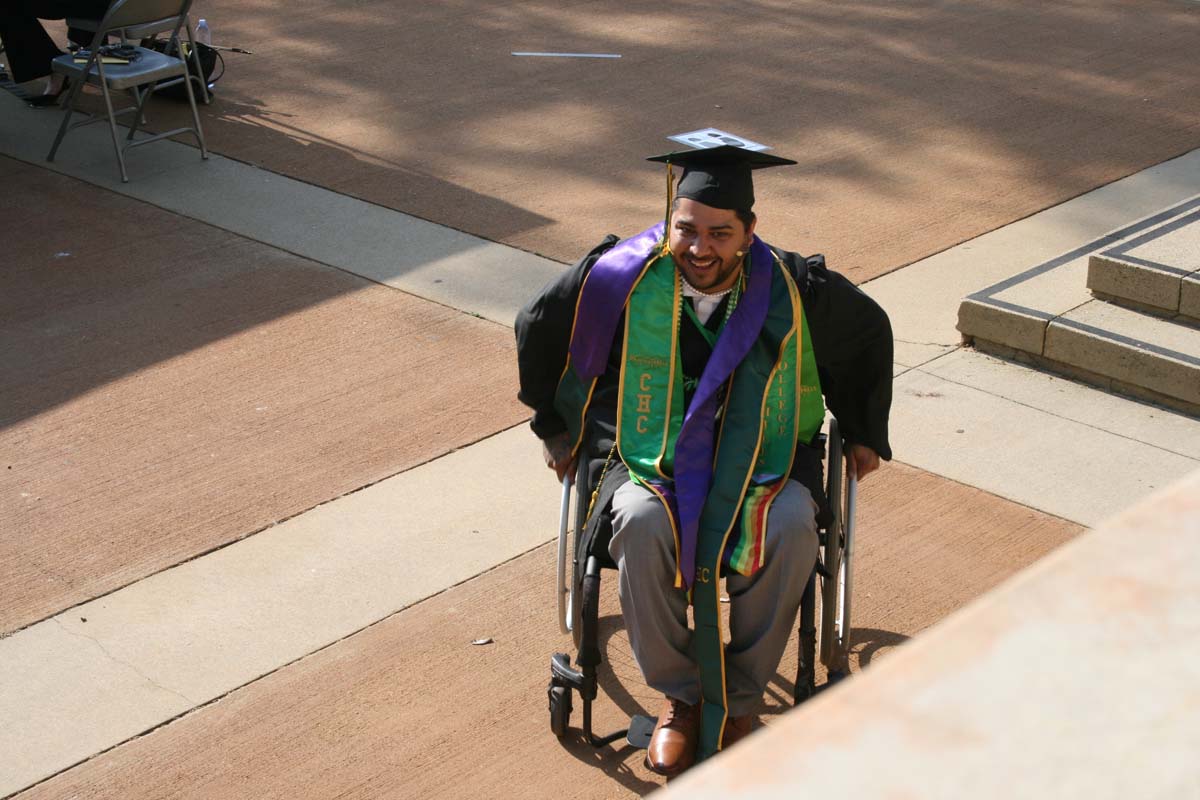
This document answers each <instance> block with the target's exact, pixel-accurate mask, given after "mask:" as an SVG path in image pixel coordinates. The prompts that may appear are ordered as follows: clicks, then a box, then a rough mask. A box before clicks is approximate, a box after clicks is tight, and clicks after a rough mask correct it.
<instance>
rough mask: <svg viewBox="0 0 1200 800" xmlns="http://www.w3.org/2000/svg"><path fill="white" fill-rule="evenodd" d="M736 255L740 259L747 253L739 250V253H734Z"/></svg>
mask: <svg viewBox="0 0 1200 800" xmlns="http://www.w3.org/2000/svg"><path fill="white" fill-rule="evenodd" d="M734 255H735V256H737V257H738V258H741V257H742V256H744V255H746V251H745V250H738V251H737V252H735V253H734Z"/></svg>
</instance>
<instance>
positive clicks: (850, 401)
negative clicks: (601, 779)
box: [516, 146, 892, 775]
mask: <svg viewBox="0 0 1200 800" xmlns="http://www.w3.org/2000/svg"><path fill="white" fill-rule="evenodd" d="M650 160H652V161H660V162H666V163H667V168H668V186H669V187H670V186H671V184H672V183H673V180H672V176H673V169H674V167H675V166H682V168H683V173H682V176H681V177H680V180H679V182H678V186H677V188H676V190H675V192H674V197H673V198H672V197H671V196H670V194H669V196H668V215H667V216H668V219H667V221H666V223H665V224H664V223H660V224H657V225H655V226H653V227H651V228H649V229H647V230H645V231H643V232H642V233H640V234H637V235H636V236H633V237H631V238H629V239H625V240H623V241H618V240H617V239H616V237H613V236H609V237H608V238H606V239H605V240H604V241H603V242H601V243H600V244H599V245H598V246H597V247H596V248H594V249H593V250H592V251H591V252H590V253H588V254H587V255H586V256H585V257H584V258H583V259H582V260H581V261H579V262H578V263H577V264H575V265H574V266H573V267H572V268H570V269H569V270H567V271H566V272H565V273H564V274H563V275H562V276H561V277H560V278H559V279H557V280H556V281H554V282H552V283H551V284H550V285H548V286H547V287H546V288H545V289H543V290H542V292H541V293H540V294H539V295H538V296H537V297H536V298H534V299H533V300H532V301H531V302H530V303H529V304H528V305H527V306H526V307H525V308H524V309H522V310H521V312H520V314H519V315H518V317H517V321H516V335H517V345H518V360H519V366H520V379H521V390H520V399H521V400H522V401H523V402H524V403H526V404H527V405H529V406H530V407H531V408H533V410H534V415H533V420H532V423H531V427H532V428H533V431H534V433H535V434H537V436H538V437H539V438H540V439H541V440H542V442H543V445H544V454H545V458H546V463H547V465H548V466H550V467H551V468H552V469H554V470H555V472H556V473H557V475H558V477H559V479H560V480H562V478H563V476H564V475H565V474H567V473H568V472H569V471H570V470H571V469H572V468H573V465H574V464H575V462H576V460H577V459H581V458H582V459H585V460H586V474H587V475H588V476H589V479H590V483H591V484H594V485H595V491H594V493H593V494H592V501H591V508H590V509H589V528H594V527H595V525H596V524H597V523H598V521H599V520H600V519H601V518H603V521H604V523H605V524H608V523H611V538H610V539H609V542H608V548H607V549H608V555H610V556H611V559H612V562H613V563H614V564H615V565H616V567H617V568H618V570H619V596H620V601H621V609H622V613H623V615H624V618H625V624H626V628H627V630H628V633H629V639H630V644H631V647H632V650H633V654H634V657H635V659H636V660H637V663H638V666H639V668H640V669H641V671H642V673H643V675H644V677H645V679H646V683H647V684H648V685H649V686H651V687H653V688H654V689H655V690H657V691H659V692H662V693H663V695H664V696H665V702H664V707H663V710H662V712H661V714H660V715H659V718H658V722H657V724H656V726H655V727H654V732H653V735H652V736H651V739H650V744H649V747H648V751H647V758H646V763H647V765H648V766H649V767H650V768H651V769H653V770H654V771H656V772H659V773H661V774H665V775H676V774H678V773H680V772H682V771H683V770H684V769H686V768H687V767H689V766H690V765H691V764H692V763H694V762H695V761H696V760H699V759H703V758H705V757H707V756H709V755H711V754H713V753H715V752H716V751H717V750H719V749H722V748H723V747H729V746H730V745H731V744H733V743H734V742H735V741H737V740H738V739H740V738H741V737H742V736H744V735H745V734H746V733H748V732H749V731H750V729H751V726H752V723H753V719H754V716H753V714H754V710H755V709H756V708H757V706H758V703H759V702H760V701H761V698H762V694H763V691H764V690H765V688H766V684H767V681H768V680H769V679H770V677H771V676H772V675H773V674H774V672H775V670H776V668H777V667H778V664H779V661H780V658H781V657H782V654H783V650H784V647H785V645H786V643H787V641H788V637H789V635H790V632H791V628H792V625H793V624H794V620H795V617H796V612H797V608H798V607H799V604H800V598H801V594H802V593H803V591H804V588H805V584H806V582H807V580H808V576H809V575H810V574H811V572H812V570H813V566H814V560H815V558H816V554H817V535H816V519H815V514H816V510H817V505H818V504H817V499H819V497H820V492H821V458H822V448H821V447H819V446H817V444H816V443H817V441H818V439H819V436H820V430H821V426H822V423H823V420H824V414H825V405H826V404H828V407H829V409H830V411H831V412H832V413H833V414H834V415H835V417H836V418H837V419H838V421H839V424H840V427H841V432H842V435H843V436H844V438H845V441H846V456H847V461H848V466H849V469H850V470H851V471H853V472H854V473H856V474H857V476H858V477H859V478H862V477H864V476H866V475H867V474H868V473H870V472H871V471H872V470H874V469H875V468H876V467H878V465H879V459H880V458H883V459H889V458H890V457H891V450H890V448H889V446H888V433H887V423H888V410H889V407H890V404H891V385H892V334H891V327H890V325H889V322H888V319H887V315H886V314H885V313H884V312H883V310H882V309H881V308H880V307H879V306H878V305H876V303H875V302H874V301H872V300H871V299H870V298H868V297H867V296H866V295H865V294H863V293H862V292H860V291H859V290H858V289H857V288H856V287H855V286H854V285H853V284H851V283H850V282H849V281H848V280H847V279H845V278H844V277H842V276H840V275H838V274H837V273H834V272H831V271H829V270H828V269H826V267H825V263H824V258H823V257H822V256H812V257H808V258H805V257H804V256H801V255H798V254H796V253H791V252H786V251H783V250H779V249H777V248H774V247H771V246H770V245H767V244H766V243H765V242H763V241H762V240H761V239H759V238H758V237H757V236H755V233H754V231H755V226H756V223H757V219H756V217H755V215H754V213H753V212H752V210H751V208H752V206H753V204H754V193H753V185H752V180H751V170H753V169H757V168H761V167H770V166H778V165H786V164H794V163H796V162H794V161H789V160H786V159H781V158H777V157H775V156H770V155H766V154H764V153H757V152H751V151H748V150H744V149H740V148H736V147H729V146H723V147H718V148H713V149H709V150H695V151H685V152H680V153H672V154H669V155H665V156H658V157H655V158H653V159H650ZM669 192H670V190H669ZM822 397H823V398H824V402H823V401H822ZM722 577H724V578H725V579H726V590H727V592H728V595H729V600H730V609H729V611H730V614H729V629H730V640H729V642H728V643H725V642H724V641H723V639H722V634H721V629H720V606H719V603H720V588H719V584H720V579H721V578H722ZM689 602H690V603H691V605H692V607H693V616H694V624H695V627H694V629H691V628H689V626H688V615H687V609H688V605H689Z"/></svg>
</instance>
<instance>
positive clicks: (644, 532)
mask: <svg viewBox="0 0 1200 800" xmlns="http://www.w3.org/2000/svg"><path fill="white" fill-rule="evenodd" d="M612 508H613V513H612V517H613V537H612V540H611V541H610V542H609V545H608V553H609V555H610V556H612V559H613V561H616V562H617V563H620V561H621V558H622V557H626V558H628V557H633V558H636V559H638V560H642V559H663V558H670V560H671V562H672V564H673V563H674V558H675V534H674V532H673V530H672V528H671V519H670V517H669V516H668V514H667V510H666V509H665V508H664V507H663V504H662V501H661V500H659V499H658V497H657V496H655V494H654V493H653V492H651V491H650V490H649V489H646V488H644V487H642V486H638V485H637V484H636V483H634V482H633V481H630V482H629V483H627V484H625V485H624V486H622V487H621V488H620V489H617V491H616V493H615V494H614V495H613V506H612Z"/></svg>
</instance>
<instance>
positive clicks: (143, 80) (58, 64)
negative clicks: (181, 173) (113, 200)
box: [46, 0, 208, 183]
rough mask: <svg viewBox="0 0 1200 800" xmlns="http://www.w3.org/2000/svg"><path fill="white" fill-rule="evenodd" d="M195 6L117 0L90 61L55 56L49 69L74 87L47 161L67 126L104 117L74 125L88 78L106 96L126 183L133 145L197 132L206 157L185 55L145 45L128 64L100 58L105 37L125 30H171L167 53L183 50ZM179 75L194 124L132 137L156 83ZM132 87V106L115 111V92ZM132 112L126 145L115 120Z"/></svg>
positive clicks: (179, 0) (186, 0)
mask: <svg viewBox="0 0 1200 800" xmlns="http://www.w3.org/2000/svg"><path fill="white" fill-rule="evenodd" d="M191 4H192V0H116V2H114V3H113V4H112V5H111V6H109V9H108V12H107V13H106V14H105V15H104V18H103V19H102V20H100V22H99V23H98V24H97V26H96V34H95V36H94V37H93V39H92V45H91V48H90V49H89V51H88V59H87V62H86V63H85V64H76V63H75V56H74V55H65V56H59V57H58V58H56V59H54V61H53V62H52V64H51V69H53V70H54V72H57V73H62V74H64V75H66V76H67V77H68V78H69V79H70V81H71V88H70V90H69V91H68V93H67V100H66V103H65V104H64V106H65V109H64V111H63V121H62V124H61V125H60V126H59V128H58V135H57V136H56V137H55V138H54V145H53V146H52V147H51V148H50V154H49V155H47V156H46V160H47V161H53V160H54V156H55V154H56V153H57V152H58V146H59V145H60V144H61V143H62V140H63V137H64V136H66V133H67V131H68V130H70V129H72V128H76V127H80V126H81V125H87V124H90V123H92V122H99V121H100V117H93V116H91V115H89V118H88V119H86V120H84V121H82V122H78V123H76V124H74V125H71V115H72V114H73V113H76V112H75V101H76V100H77V99H78V97H79V93H80V92H81V91H82V90H83V84H84V83H85V82H87V83H91V84H93V85H97V86H99V87H100V90H101V92H102V93H103V95H104V105H105V108H106V109H107V111H108V124H109V128H110V130H111V131H112V139H113V149H114V150H115V151H116V154H117V163H118V165H119V166H120V169H121V181H122V182H125V183H128V181H129V175H128V173H127V172H126V170H125V151H126V150H128V149H129V148H131V147H138V146H140V145H143V144H149V143H150V142H155V141H158V140H159V139H165V138H167V137H168V136H175V135H176V134H180V133H191V134H193V135H194V136H195V137H196V141H197V142H198V143H199V145H200V157H201V158H202V159H207V158H208V149H207V146H206V145H205V143H204V132H203V131H202V130H201V129H200V114H199V113H198V112H197V110H196V97H195V94H194V93H193V91H192V81H191V73H190V72H189V70H188V64H187V60H186V59H183V58H179V57H177V56H173V55H166V54H165V53H160V52H158V51H157V50H151V49H149V48H146V47H134V48H133V50H134V52H136V54H137V55H136V57H135V59H134V60H132V61H131V62H130V63H128V64H105V63H104V59H103V58H101V57H100V55H101V47H102V46H103V44H104V42H105V39H106V37H107V36H108V35H109V34H118V35H120V34H121V32H122V31H126V32H131V33H132V34H133V35H138V34H148V33H150V32H151V31H154V32H158V31H165V30H168V29H169V30H170V31H171V37H170V39H169V40H168V44H167V48H166V49H167V52H168V53H171V52H173V53H179V52H181V50H180V47H179V31H180V29H181V28H182V27H183V26H184V23H185V21H186V20H187V15H188V10H189V9H190V8H191ZM189 35H190V32H189ZM192 52H193V53H194V52H195V48H193V49H192ZM179 77H181V78H182V79H183V85H184V88H185V89H186V90H187V97H188V105H189V106H191V110H192V122H193V127H190V128H175V129H173V130H169V131H164V132H163V133H157V134H154V135H152V136H148V137H145V138H142V139H137V140H134V138H133V137H134V134H136V133H137V129H138V124H139V123H140V122H141V120H142V119H143V117H142V111H143V109H144V108H145V106H146V101H147V100H148V99H149V98H150V95H151V94H153V93H154V87H155V85H156V84H157V83H158V82H159V81H164V80H169V79H172V78H179ZM142 87H146V89H145V90H144V91H140V90H141V88H142ZM130 89H132V90H135V91H134V96H135V103H134V105H132V106H129V107H126V108H122V109H120V110H118V111H114V110H113V104H112V94H111V90H116V91H125V90H130ZM130 112H132V113H133V115H134V117H133V122H132V123H131V124H130V126H129V133H128V134H127V135H126V136H125V142H124V144H122V143H121V136H120V133H119V132H118V131H117V119H116V118H117V115H118V114H126V113H130Z"/></svg>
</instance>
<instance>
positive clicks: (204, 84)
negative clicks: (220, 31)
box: [183, 17, 212, 105]
mask: <svg viewBox="0 0 1200 800" xmlns="http://www.w3.org/2000/svg"><path fill="white" fill-rule="evenodd" d="M183 27H185V28H187V35H188V42H189V43H190V44H191V48H190V50H191V60H192V66H194V67H195V68H196V74H197V75H198V76H199V77H200V102H202V103H204V105H208V104H209V103H211V102H212V98H211V97H209V96H208V81H206V80H205V79H204V68H203V67H202V66H200V48H198V47H196V37H195V36H194V35H193V34H192V20H191V18H190V17H184V18H183Z"/></svg>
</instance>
